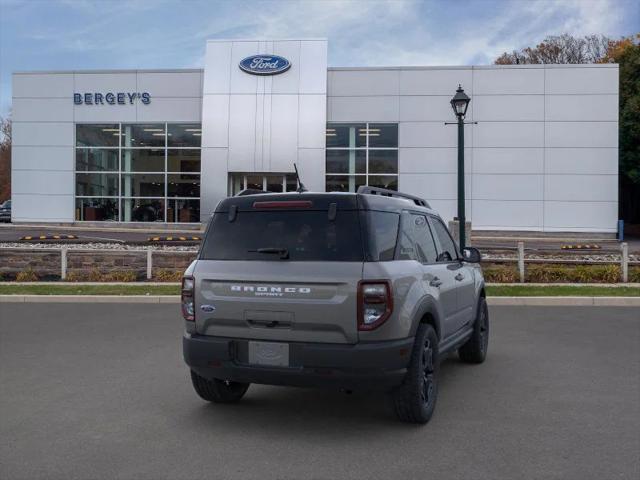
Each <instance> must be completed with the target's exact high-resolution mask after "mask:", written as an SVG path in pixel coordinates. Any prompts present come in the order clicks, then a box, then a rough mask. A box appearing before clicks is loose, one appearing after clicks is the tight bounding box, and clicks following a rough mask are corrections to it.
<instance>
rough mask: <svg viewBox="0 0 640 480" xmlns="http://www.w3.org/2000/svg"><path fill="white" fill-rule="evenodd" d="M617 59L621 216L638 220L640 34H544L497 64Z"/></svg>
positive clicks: (503, 57)
mask: <svg viewBox="0 0 640 480" xmlns="http://www.w3.org/2000/svg"><path fill="white" fill-rule="evenodd" d="M527 63H617V64H619V65H620V96H619V102H620V105H619V112H620V113H619V126H618V128H619V158H620V170H619V171H620V218H623V219H624V220H625V221H626V222H627V223H640V34H636V35H633V36H629V37H623V38H621V39H620V40H611V39H609V38H607V37H605V36H603V35H589V36H586V37H583V38H576V37H573V36H571V35H568V34H564V35H559V36H550V37H546V38H545V39H544V40H543V41H542V42H541V43H539V44H538V45H536V46H535V47H534V48H523V49H521V50H514V51H513V52H511V53H508V52H505V53H503V54H502V55H500V56H499V57H498V58H497V59H496V60H495V64H496V65H515V64H527Z"/></svg>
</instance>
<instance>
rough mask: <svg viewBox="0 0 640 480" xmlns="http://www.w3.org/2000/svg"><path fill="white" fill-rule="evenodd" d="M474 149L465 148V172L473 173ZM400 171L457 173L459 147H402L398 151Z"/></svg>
mask: <svg viewBox="0 0 640 480" xmlns="http://www.w3.org/2000/svg"><path fill="white" fill-rule="evenodd" d="M472 159H473V149H471V148H465V149H464V165H465V166H464V168H465V172H467V173H471V169H472ZM398 164H399V165H398V168H399V171H400V173H456V172H457V171H458V149H457V148H455V147H449V148H400V149H399V152H398Z"/></svg>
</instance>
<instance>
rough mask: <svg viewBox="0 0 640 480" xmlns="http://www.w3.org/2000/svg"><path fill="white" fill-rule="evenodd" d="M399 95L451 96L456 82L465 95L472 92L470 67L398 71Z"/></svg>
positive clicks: (454, 90) (454, 91)
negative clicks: (460, 85)
mask: <svg viewBox="0 0 640 480" xmlns="http://www.w3.org/2000/svg"><path fill="white" fill-rule="evenodd" d="M399 80H400V95H448V96H449V98H451V97H453V95H454V94H455V93H456V88H457V86H458V84H462V86H463V88H464V89H465V92H467V95H472V94H473V85H472V70H471V68H452V69H448V68H446V67H444V68H442V69H429V68H427V69H424V70H422V69H407V70H401V71H400V77H399Z"/></svg>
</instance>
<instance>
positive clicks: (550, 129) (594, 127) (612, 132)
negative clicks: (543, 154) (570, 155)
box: [545, 122, 618, 148]
mask: <svg viewBox="0 0 640 480" xmlns="http://www.w3.org/2000/svg"><path fill="white" fill-rule="evenodd" d="M545 129H546V131H545V136H546V146H547V147H583V148H584V147H596V148H598V147H609V148H613V147H617V146H618V122H549V123H547V124H546V125H545Z"/></svg>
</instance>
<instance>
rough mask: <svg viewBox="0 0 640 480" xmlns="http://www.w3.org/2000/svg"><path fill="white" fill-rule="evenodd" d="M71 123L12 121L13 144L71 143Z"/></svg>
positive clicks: (72, 134)
mask: <svg viewBox="0 0 640 480" xmlns="http://www.w3.org/2000/svg"><path fill="white" fill-rule="evenodd" d="M73 138H74V133H73V123H51V122H50V123H42V122H28V123H25V122H13V125H12V142H13V145H14V146H21V145H32V146H54V147H55V146H65V145H69V146H71V145H73Z"/></svg>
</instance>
